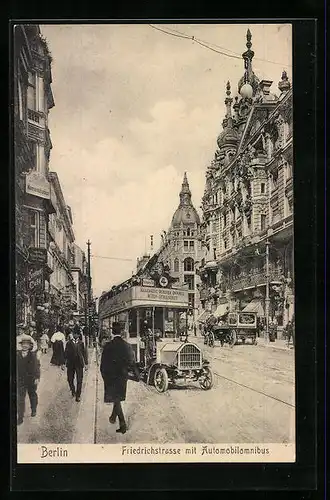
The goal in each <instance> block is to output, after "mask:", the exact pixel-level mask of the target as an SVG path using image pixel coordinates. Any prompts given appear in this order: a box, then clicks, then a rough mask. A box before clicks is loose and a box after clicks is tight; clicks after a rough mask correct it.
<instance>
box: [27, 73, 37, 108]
mask: <svg viewBox="0 0 330 500" xmlns="http://www.w3.org/2000/svg"><path fill="white" fill-rule="evenodd" d="M36 77H37V75H36V73H29V85H28V108H29V109H30V110H32V111H37V85H36Z"/></svg>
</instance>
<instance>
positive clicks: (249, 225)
mask: <svg viewBox="0 0 330 500" xmlns="http://www.w3.org/2000/svg"><path fill="white" fill-rule="evenodd" d="M246 225H247V228H248V231H251V215H247V217H246Z"/></svg>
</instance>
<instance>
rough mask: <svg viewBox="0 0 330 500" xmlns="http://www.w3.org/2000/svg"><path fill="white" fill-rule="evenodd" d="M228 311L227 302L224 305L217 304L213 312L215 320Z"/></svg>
mask: <svg viewBox="0 0 330 500" xmlns="http://www.w3.org/2000/svg"><path fill="white" fill-rule="evenodd" d="M228 311H229V304H228V302H225V304H219V305H218V307H217V308H216V310H215V311H214V313H213V315H214V316H215V317H216V318H220V317H221V316H223V315H224V314H226V313H227V312H228Z"/></svg>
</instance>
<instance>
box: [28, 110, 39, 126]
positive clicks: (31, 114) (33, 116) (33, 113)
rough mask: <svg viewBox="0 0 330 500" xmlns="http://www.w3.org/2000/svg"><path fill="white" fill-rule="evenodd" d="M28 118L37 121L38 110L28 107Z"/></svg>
mask: <svg viewBox="0 0 330 500" xmlns="http://www.w3.org/2000/svg"><path fill="white" fill-rule="evenodd" d="M28 119H29V120H31V121H33V122H35V123H39V122H40V114H39V113H38V111H34V110H33V109H28Z"/></svg>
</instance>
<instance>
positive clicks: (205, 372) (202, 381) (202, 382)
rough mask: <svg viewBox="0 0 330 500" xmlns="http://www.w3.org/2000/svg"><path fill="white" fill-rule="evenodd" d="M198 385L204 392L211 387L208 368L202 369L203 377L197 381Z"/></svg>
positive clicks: (210, 375) (211, 375) (210, 372)
mask: <svg viewBox="0 0 330 500" xmlns="http://www.w3.org/2000/svg"><path fill="white" fill-rule="evenodd" d="M199 385H200V386H201V388H202V389H203V390H204V391H209V390H210V389H211V388H212V387H213V373H212V371H211V369H210V368H208V367H206V368H204V369H203V375H202V376H201V377H200V379H199Z"/></svg>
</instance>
